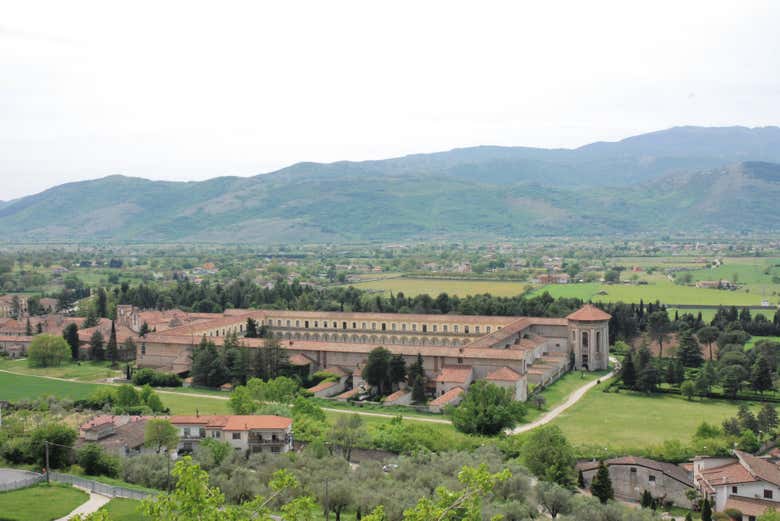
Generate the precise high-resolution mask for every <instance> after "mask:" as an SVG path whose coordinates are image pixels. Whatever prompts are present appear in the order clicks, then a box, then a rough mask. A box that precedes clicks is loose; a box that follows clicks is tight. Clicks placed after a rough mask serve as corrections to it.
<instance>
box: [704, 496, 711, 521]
mask: <svg viewBox="0 0 780 521" xmlns="http://www.w3.org/2000/svg"><path fill="white" fill-rule="evenodd" d="M701 521H712V507H711V506H710V500H709V499H707V498H704V503H703V504H702V506H701Z"/></svg>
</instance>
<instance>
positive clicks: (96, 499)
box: [57, 487, 111, 521]
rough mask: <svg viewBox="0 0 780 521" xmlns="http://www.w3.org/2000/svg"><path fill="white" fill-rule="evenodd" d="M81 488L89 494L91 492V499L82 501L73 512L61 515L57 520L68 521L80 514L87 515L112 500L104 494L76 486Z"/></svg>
mask: <svg viewBox="0 0 780 521" xmlns="http://www.w3.org/2000/svg"><path fill="white" fill-rule="evenodd" d="M76 488H78V489H80V490H83V491H84V492H86V493H87V494H89V499H88V500H87V501H86V503H82V504H81V505H79V506H77V507H76V509H75V510H73V512H71V513H70V514H68V515H67V516H65V517H61V518H59V519H57V521H68V519H71V518H73V517H75V516H77V515H79V514H81V515H82V516H86V515H88V514H91V513H93V512H97V511H98V510H99V509H100V507H102V506H103V505H105V504H106V503H108V502H109V501H111V498H110V497H108V496H104V495H102V494H95V493H94V492H91V491H89V490H86V489H83V488H81V487H76Z"/></svg>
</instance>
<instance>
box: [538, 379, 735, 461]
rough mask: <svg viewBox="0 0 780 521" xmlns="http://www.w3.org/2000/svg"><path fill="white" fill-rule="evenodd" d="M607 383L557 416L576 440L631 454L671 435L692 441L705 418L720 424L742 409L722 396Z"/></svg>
mask: <svg viewBox="0 0 780 521" xmlns="http://www.w3.org/2000/svg"><path fill="white" fill-rule="evenodd" d="M603 387H604V384H602V385H600V386H598V387H596V388H595V389H593V390H592V391H590V392H588V394H586V395H585V396H584V397H583V398H582V399H581V400H580V401H579V402H577V403H576V404H575V405H573V406H572V407H571V408H570V409H568V410H567V411H565V412H564V413H563V414H561V415H560V416H559V417H558V418H556V419H555V420H554V421H553V423H554V424H555V425H558V426H559V427H560V428H561V429H562V430H563V432H564V433H565V434H566V437H567V438H568V439H569V440H570V441H571V442H572V443H573V444H575V445H580V446H591V447H604V448H608V449H610V450H611V451H614V452H625V453H631V452H632V451H636V450H637V449H639V448H646V447H648V446H650V445H656V444H661V443H663V442H664V441H667V440H679V441H682V442H683V443H687V442H689V441H690V439H691V436H692V435H693V433H694V432H695V431H696V428H697V427H698V426H699V424H701V422H703V421H707V422H709V423H714V424H718V425H719V424H720V423H721V422H722V421H723V420H724V419H726V418H728V417H730V416H734V415H735V414H736V412H737V405H736V404H735V403H731V402H727V401H723V400H704V401H700V400H698V399H697V400H694V401H687V400H686V399H685V398H682V397H680V396H677V395H670V394H654V395H644V394H639V393H634V392H627V391H623V392H620V393H604V392H601V389H603ZM741 403H745V402H741Z"/></svg>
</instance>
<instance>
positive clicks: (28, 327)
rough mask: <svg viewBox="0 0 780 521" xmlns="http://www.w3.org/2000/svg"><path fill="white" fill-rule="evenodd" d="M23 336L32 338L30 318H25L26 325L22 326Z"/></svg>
mask: <svg viewBox="0 0 780 521" xmlns="http://www.w3.org/2000/svg"><path fill="white" fill-rule="evenodd" d="M24 334H25V335H27V336H32V334H33V329H32V324H30V317H27V324H26V325H25V326H24Z"/></svg>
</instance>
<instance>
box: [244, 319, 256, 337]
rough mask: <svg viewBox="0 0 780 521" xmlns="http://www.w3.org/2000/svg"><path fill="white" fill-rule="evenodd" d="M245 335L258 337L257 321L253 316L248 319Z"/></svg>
mask: <svg viewBox="0 0 780 521" xmlns="http://www.w3.org/2000/svg"><path fill="white" fill-rule="evenodd" d="M245 335H246V337H247V338H257V321H256V320H255V319H254V318H252V317H249V318H247V319H246V334H245Z"/></svg>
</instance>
